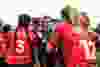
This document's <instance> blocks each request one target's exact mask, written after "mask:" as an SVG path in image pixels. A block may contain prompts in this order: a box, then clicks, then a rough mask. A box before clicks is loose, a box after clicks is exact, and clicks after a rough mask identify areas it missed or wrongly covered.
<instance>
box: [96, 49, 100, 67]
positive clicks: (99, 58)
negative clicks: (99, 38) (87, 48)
mask: <svg viewBox="0 0 100 67" xmlns="http://www.w3.org/2000/svg"><path fill="white" fill-rule="evenodd" d="M96 63H97V67H100V48H97V49H96Z"/></svg>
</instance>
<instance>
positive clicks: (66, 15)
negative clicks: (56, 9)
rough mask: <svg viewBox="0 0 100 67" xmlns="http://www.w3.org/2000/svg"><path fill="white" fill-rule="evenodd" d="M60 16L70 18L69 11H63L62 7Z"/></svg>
mask: <svg viewBox="0 0 100 67" xmlns="http://www.w3.org/2000/svg"><path fill="white" fill-rule="evenodd" d="M61 16H62V18H63V19H66V20H70V15H69V12H68V11H66V12H65V11H64V9H62V10H61Z"/></svg>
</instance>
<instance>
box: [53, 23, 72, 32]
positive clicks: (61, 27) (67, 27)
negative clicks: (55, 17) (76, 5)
mask: <svg viewBox="0 0 100 67" xmlns="http://www.w3.org/2000/svg"><path fill="white" fill-rule="evenodd" d="M55 30H56V31H57V32H64V30H72V26H71V24H67V23H65V22H61V23H57V24H55Z"/></svg>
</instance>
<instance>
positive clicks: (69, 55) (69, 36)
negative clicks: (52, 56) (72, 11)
mask: <svg viewBox="0 0 100 67" xmlns="http://www.w3.org/2000/svg"><path fill="white" fill-rule="evenodd" d="M56 32H58V33H59V37H60V39H62V40H63V42H64V64H66V66H67V67H76V66H74V65H76V64H80V60H81V59H80V56H81V49H80V34H78V33H76V32H74V31H72V24H67V23H63V24H58V25H57V26H56Z"/></svg>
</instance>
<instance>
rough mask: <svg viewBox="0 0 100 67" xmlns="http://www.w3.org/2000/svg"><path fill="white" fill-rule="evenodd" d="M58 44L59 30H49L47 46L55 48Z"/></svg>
mask: <svg viewBox="0 0 100 67" xmlns="http://www.w3.org/2000/svg"><path fill="white" fill-rule="evenodd" d="M58 44H59V32H51V34H50V37H49V38H48V48H56V47H58Z"/></svg>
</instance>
